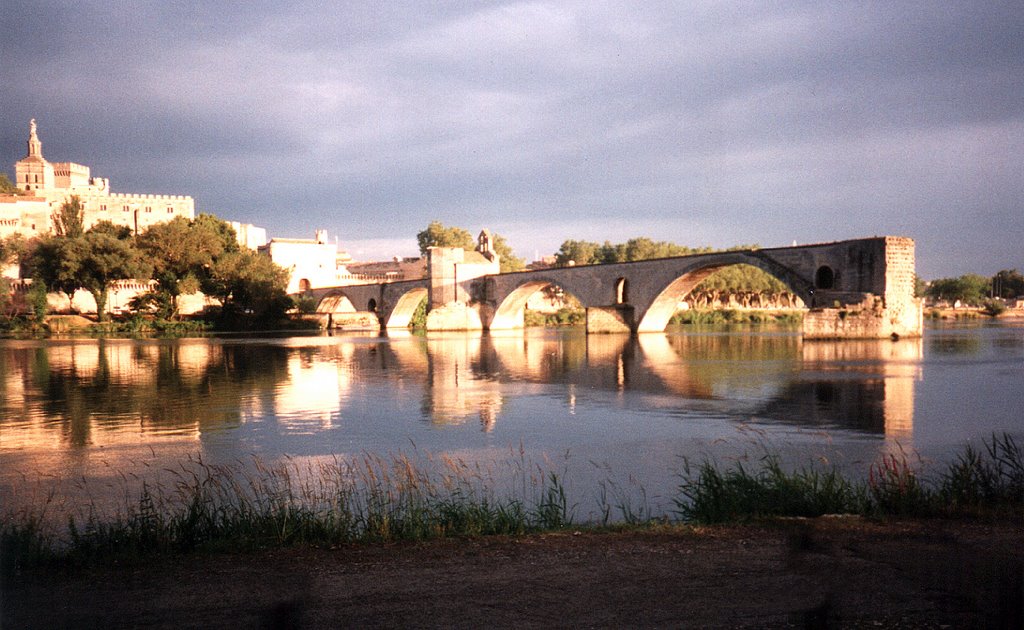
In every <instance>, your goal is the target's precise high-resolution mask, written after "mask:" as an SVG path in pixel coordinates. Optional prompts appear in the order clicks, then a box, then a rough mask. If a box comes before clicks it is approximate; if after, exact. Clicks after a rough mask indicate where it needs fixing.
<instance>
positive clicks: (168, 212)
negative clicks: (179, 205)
mask: <svg viewBox="0 0 1024 630" xmlns="http://www.w3.org/2000/svg"><path fill="white" fill-rule="evenodd" d="M167 214H174V208H172V207H170V206H167Z"/></svg>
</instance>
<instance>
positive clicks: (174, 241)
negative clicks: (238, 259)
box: [138, 214, 238, 314]
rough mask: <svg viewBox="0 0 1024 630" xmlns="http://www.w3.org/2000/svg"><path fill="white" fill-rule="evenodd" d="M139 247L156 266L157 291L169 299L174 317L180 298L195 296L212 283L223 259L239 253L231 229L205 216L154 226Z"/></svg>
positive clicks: (178, 219) (141, 239)
mask: <svg viewBox="0 0 1024 630" xmlns="http://www.w3.org/2000/svg"><path fill="white" fill-rule="evenodd" d="M138 245H139V249H141V250H142V252H143V254H144V255H145V256H146V257H147V258H148V259H149V260H151V261H152V262H153V277H154V279H155V280H156V281H157V285H158V288H157V290H158V291H159V292H161V293H163V294H164V295H165V296H167V298H168V300H169V302H170V304H171V305H172V314H177V310H178V296H179V295H189V294H192V293H195V292H196V291H198V290H199V289H200V286H201V284H202V283H203V281H205V280H209V279H210V273H211V269H212V267H213V265H214V262H215V261H216V260H217V258H218V257H219V256H221V255H222V254H224V253H226V252H236V251H238V246H237V243H236V242H235V241H234V230H233V229H232V228H231V226H230V225H228V224H227V223H226V222H225V221H221V220H220V219H218V218H216V217H214V216H211V215H205V214H201V215H199V216H198V217H196V218H195V219H194V220H192V221H189V220H188V219H186V218H185V217H180V216H179V217H175V218H174V219H172V220H171V221H168V222H166V223H157V224H155V225H152V226H150V227H149V228H147V229H146V231H145V232H143V233H142V234H140V235H139V238H138Z"/></svg>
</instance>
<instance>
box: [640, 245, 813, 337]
mask: <svg viewBox="0 0 1024 630" xmlns="http://www.w3.org/2000/svg"><path fill="white" fill-rule="evenodd" d="M733 265H750V266H752V267H756V268H758V269H760V270H761V271H764V272H765V273H767V274H769V275H771V276H773V277H775V278H776V279H777V280H779V281H780V282H782V283H783V284H784V285H786V286H787V287H788V288H789V289H790V290H791V291H792V292H793V293H794V294H796V295H797V296H798V297H800V299H801V300H803V302H804V304H807V305H811V304H812V296H813V295H814V287H813V286H811V285H810V283H809V282H808V280H807V279H805V278H803V277H801V276H800V274H798V273H797V272H795V271H793V270H792V269H789V268H788V267H785V266H783V265H780V264H779V263H777V262H774V261H772V260H768V259H767V258H764V257H762V256H758V255H757V252H756V251H754V252H734V253H726V254H722V255H720V256H711V257H706V258H700V259H697V260H695V261H694V262H692V263H690V264H689V265H687V266H686V267H684V268H682V269H680V270H679V273H678V274H677V275H676V277H675V279H673V280H671V281H670V282H669V283H668V284H666V285H664V287H663V288H661V289H660V291H658V292H657V295H656V296H655V297H654V299H653V300H651V302H650V305H649V306H648V307H647V308H646V309H642V306H641V305H637V306H641V308H638V309H637V316H638V322H637V327H636V330H637V332H662V331H664V330H665V327H666V326H668V322H669V320H671V319H672V316H673V315H674V314H675V312H676V307H677V305H678V304H679V301H680V300H681V299H682V298H684V297H686V296H687V295H689V294H690V292H691V291H693V289H694V288H695V287H696V286H697V285H699V284H700V283H701V282H703V281H704V280H705V279H707V278H708V277H709V276H711V275H712V274H714V273H715V272H716V271H718V270H720V269H724V268H725V267H731V266H733ZM641 309H642V310H641Z"/></svg>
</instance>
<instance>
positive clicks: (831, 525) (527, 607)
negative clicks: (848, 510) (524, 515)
mask: <svg viewBox="0 0 1024 630" xmlns="http://www.w3.org/2000/svg"><path fill="white" fill-rule="evenodd" d="M1022 566H1024V522H1016V521H1011V522H1007V521H1001V522H998V523H991V522H979V521H972V522H963V521H942V520H937V521H913V522H896V523H891V522H890V523H873V522H866V521H863V520H860V519H856V518H822V519H814V520H790V521H783V522H780V523H774V524H770V525H763V526H743V527H719V528H707V529H700V530H693V529H689V528H683V527H665V528H660V529H657V530H651V531H640V532H636V531H634V532H625V533H590V532H584V533H578V532H566V533H559V534H549V535H538V536H528V537H522V538H504V537H501V538H479V539H471V540H449V541H436V542H429V543H403V544H391V545H360V546H345V547H340V548H335V549H287V550H277V551H270V552H262V553H253V554H197V555H191V556H185V557H180V558H174V559H171V560H165V561H161V562H158V563H150V564H145V565H136V566H128V567H118V566H112V567H101V568H93V569H89V570H79V571H74V572H62V573H59V574H42V573H33V574H28V575H20V576H17V577H16V578H15V579H13V580H8V581H7V582H6V583H5V584H3V591H2V595H3V599H2V627H3V628H4V629H8V628H10V629H15V628H19V629H20V628H137V627H164V628H182V627H197V628H200V627H201V628H254V627H255V628H259V627H264V628H295V627H299V628H301V627H310V628H313V627H401V628H436V627H466V628H469V627H474V628H480V627H488V628H492V627H499V628H500V627H516V628H529V627H687V628H692V627H714V628H741V627H757V628H764V627H798V628H802V627H809V628H825V627H883V628H980V627H1007V628H1019V627H1022V625H1024V618H1022V615H1024V577H1022Z"/></svg>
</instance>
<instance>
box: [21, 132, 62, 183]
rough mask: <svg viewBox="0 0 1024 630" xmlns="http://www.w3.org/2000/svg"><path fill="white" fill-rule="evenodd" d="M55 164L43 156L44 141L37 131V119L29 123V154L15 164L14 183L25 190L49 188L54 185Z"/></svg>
mask: <svg viewBox="0 0 1024 630" xmlns="http://www.w3.org/2000/svg"><path fill="white" fill-rule="evenodd" d="M54 179H55V175H54V172H53V165H51V164H50V163H49V162H47V161H46V160H45V159H44V158H43V143H42V142H40V141H39V135H38V134H37V132H36V119H35V118H33V119H32V120H31V121H30V122H29V125H28V155H26V156H25V157H24V158H22V159H21V160H18V162H17V163H15V165H14V183H15V185H16V186H17V187H18V188H21V189H23V190H48V189H50V188H53V186H54V183H55V182H54Z"/></svg>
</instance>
